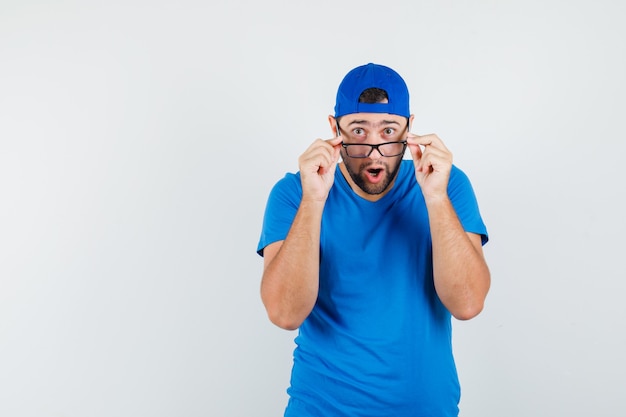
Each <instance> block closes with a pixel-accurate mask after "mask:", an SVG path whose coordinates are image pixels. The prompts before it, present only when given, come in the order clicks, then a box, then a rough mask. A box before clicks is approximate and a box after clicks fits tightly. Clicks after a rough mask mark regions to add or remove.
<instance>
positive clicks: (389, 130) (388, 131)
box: [385, 127, 396, 136]
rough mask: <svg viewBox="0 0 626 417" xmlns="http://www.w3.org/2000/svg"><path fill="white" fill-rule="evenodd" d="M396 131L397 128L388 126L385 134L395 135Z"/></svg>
mask: <svg viewBox="0 0 626 417" xmlns="http://www.w3.org/2000/svg"><path fill="white" fill-rule="evenodd" d="M395 132H396V130H395V129H393V128H391V127H388V128H386V129H385V135H387V136H391V135H393V134H394V133H395Z"/></svg>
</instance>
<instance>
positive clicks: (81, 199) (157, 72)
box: [0, 0, 626, 417]
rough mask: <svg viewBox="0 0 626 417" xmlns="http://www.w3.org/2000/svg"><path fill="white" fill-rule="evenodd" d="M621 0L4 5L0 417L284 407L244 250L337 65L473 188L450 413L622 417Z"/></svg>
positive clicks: (315, 123)
mask: <svg viewBox="0 0 626 417" xmlns="http://www.w3.org/2000/svg"><path fill="white" fill-rule="evenodd" d="M625 18H626V3H624V2H623V1H618V0H615V1H610V0H601V1H587V2H585V1H565V0H563V1H557V0H548V1H528V0H526V1H521V0H520V1H496V0H491V1H488V0H479V1H472V2H462V1H451V0H448V1H431V2H425V1H408V0H407V1H402V2H399V1H387V2H379V1H371V0H368V1H363V0H360V1H356V0H354V1H339V0H334V1H330V0H318V1H314V2H301V1H287V0H284V1H279V0H270V1H266V2H261V1H252V0H250V1H228V2H226V1H220V0H216V1H204V2H200V1H195V2H194V1H190V0H183V1H176V2H174V1H172V2H165V1H143V2H142V1H138V0H126V1H108V2H105V1H92V2H88V1H78V0H76V1H56V2H54V1H50V2H45V1H34V0H13V1H11V0H0V415H1V416H8V417H9V416H28V417H30V416H33V417H35V416H37V417H40V416H54V417H61V416H64V417H65V416H72V417H73V416H76V417H78V416H94V417H95V416H118V417H119V416H133V417H136V416H151V417H152V416H185V417H192V416H246V417H247V416H268V417H270V416H279V415H282V411H283V409H284V406H285V402H286V394H285V389H286V387H287V384H288V379H289V371H290V366H291V353H292V349H293V337H294V336H295V333H294V332H287V331H283V330H280V329H278V328H275V327H274V326H273V325H271V324H270V323H269V321H268V320H267V317H266V316H265V311H264V309H263V306H262V304H261V301H260V298H259V282H260V276H261V269H262V259H261V258H260V257H259V256H258V255H256V253H255V251H256V244H257V240H258V237H259V232H260V228H261V221H262V215H263V210H264V206H265V201H266V198H267V194H268V192H269V190H270V188H271V187H272V186H273V184H274V182H275V181H277V180H278V179H279V178H280V177H282V176H283V175H284V173H285V172H286V171H295V170H297V158H298V156H299V155H300V153H301V152H302V151H304V149H306V147H308V145H309V144H310V143H311V142H312V141H313V140H314V139H315V138H317V137H320V138H329V137H330V128H329V126H328V123H327V119H326V118H327V115H328V114H330V113H332V111H333V105H334V97H335V92H336V88H337V86H338V84H339V82H340V81H341V79H342V78H343V76H344V75H345V73H346V72H347V71H349V70H350V69H352V68H353V67H355V66H357V65H362V64H365V63H367V62H376V63H381V64H385V65H388V66H391V67H392V68H394V69H396V70H397V71H398V72H400V73H401V74H402V75H403V76H404V77H405V79H406V81H407V84H408V85H409V88H410V90H411V94H412V95H411V105H412V111H413V112H414V113H415V115H416V120H415V123H414V128H413V132H414V133H418V134H425V133H437V134H438V135H439V136H440V137H441V138H442V139H443V140H444V141H445V143H446V144H447V146H448V147H449V148H450V149H451V150H452V151H453V153H454V155H455V163H456V164H457V165H458V166H459V167H460V168H461V169H463V170H464V171H465V172H466V173H467V174H468V175H469V176H470V178H471V180H472V183H473V185H474V188H475V191H476V194H477V196H478V198H479V202H480V207H481V211H482V214H483V217H484V219H485V222H486V223H487V226H488V229H489V232H490V236H491V241H490V242H489V243H488V245H487V246H486V247H485V251H486V256H487V258H488V261H489V264H490V267H491V271H492V278H493V286H492V290H491V293H490V295H489V298H488V302H487V305H486V309H485V311H484V312H483V313H482V314H481V315H480V316H479V317H477V318H476V319H474V320H472V321H469V322H455V323H454V327H455V337H454V343H455V353H456V357H457V362H458V368H459V373H460V378H461V383H462V387H463V397H462V401H461V415H462V416H463V417H502V416H508V417H518V416H550V417H553V416H569V417H571V416H591V415H593V416H619V415H626V404H625V403H624V393H625V392H626V365H625V363H624V361H623V360H622V357H623V354H624V352H625V351H626V332H625V331H624V330H625V329H624V319H625V318H626V306H625V303H624V302H623V298H624V292H625V290H626V284H625V283H624V282H625V279H626V268H625V267H624V249H626V245H625V244H624V234H625V233H626V227H625V221H624V213H625V212H626V203H625V202H624V194H625V191H624V190H625V189H624V185H623V183H624V179H625V176H624V172H623V168H622V163H623V160H624V156H625V155H624V154H625V150H626V145H625V139H626V138H625V131H626V129H625V128H624V123H625V117H624V116H625V115H626V80H625V75H624V74H626V48H625V46H624V39H625V38H626V31H625V30H624V29H623V23H624V19H625Z"/></svg>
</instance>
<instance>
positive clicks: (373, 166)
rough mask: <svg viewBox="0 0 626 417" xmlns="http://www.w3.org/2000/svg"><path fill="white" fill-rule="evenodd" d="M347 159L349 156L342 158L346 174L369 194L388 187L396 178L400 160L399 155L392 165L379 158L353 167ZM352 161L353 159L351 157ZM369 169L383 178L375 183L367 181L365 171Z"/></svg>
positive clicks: (375, 193)
mask: <svg viewBox="0 0 626 417" xmlns="http://www.w3.org/2000/svg"><path fill="white" fill-rule="evenodd" d="M347 159H348V160H349V158H344V166H345V167H346V170H347V171H348V174H350V178H352V181H354V183H355V184H356V185H357V186H358V187H359V188H360V189H361V190H363V191H364V192H365V193H367V194H370V195H378V194H382V193H383V192H384V191H385V190H387V188H389V186H390V185H391V183H392V182H393V180H394V179H395V178H396V175H397V174H398V170H399V169H400V164H401V162H402V158H401V157H400V158H398V159H397V160H396V161H395V163H394V164H393V165H390V164H389V163H387V162H386V161H383V160H382V159H379V160H378V161H369V162H364V163H362V164H360V165H358V167H355V168H353V165H352V164H350V163H347ZM388 159H389V158H388ZM352 161H355V160H354V159H353V160H352ZM352 161H350V162H352ZM356 161H358V160H356ZM354 165H356V164H354ZM370 170H376V171H378V174H377V176H381V175H382V176H383V179H382V180H381V181H380V182H377V183H372V182H370V181H368V179H367V172H368V171H370Z"/></svg>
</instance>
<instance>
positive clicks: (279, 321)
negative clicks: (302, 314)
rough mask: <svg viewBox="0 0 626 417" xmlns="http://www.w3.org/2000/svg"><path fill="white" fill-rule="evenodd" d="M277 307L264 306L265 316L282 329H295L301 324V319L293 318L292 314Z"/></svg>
mask: <svg viewBox="0 0 626 417" xmlns="http://www.w3.org/2000/svg"><path fill="white" fill-rule="evenodd" d="M278 310H279V309H270V308H267V306H266V311H267V317H268V318H269V320H270V321H271V322H272V324H274V325H275V326H277V327H280V328H281V329H284V330H297V329H298V328H299V327H300V325H301V324H302V322H303V320H299V319H297V318H295V317H294V316H293V315H290V314H285V313H283V312H281V311H278Z"/></svg>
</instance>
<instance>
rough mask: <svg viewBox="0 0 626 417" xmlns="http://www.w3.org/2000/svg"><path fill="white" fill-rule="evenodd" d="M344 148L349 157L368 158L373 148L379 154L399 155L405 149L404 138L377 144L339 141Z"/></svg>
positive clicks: (387, 155)
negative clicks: (398, 140) (399, 140)
mask: <svg viewBox="0 0 626 417" xmlns="http://www.w3.org/2000/svg"><path fill="white" fill-rule="evenodd" d="M341 146H343V148H344V149H345V150H346V154H347V155H348V156H349V157H350V158H368V157H369V156H370V155H371V154H372V152H374V149H376V150H377V151H378V153H379V154H380V156H386V157H391V156H399V155H402V154H404V151H405V150H406V140H403V141H401V142H385V143H380V144H378V145H369V144H365V143H343V142H342V143H341Z"/></svg>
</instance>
